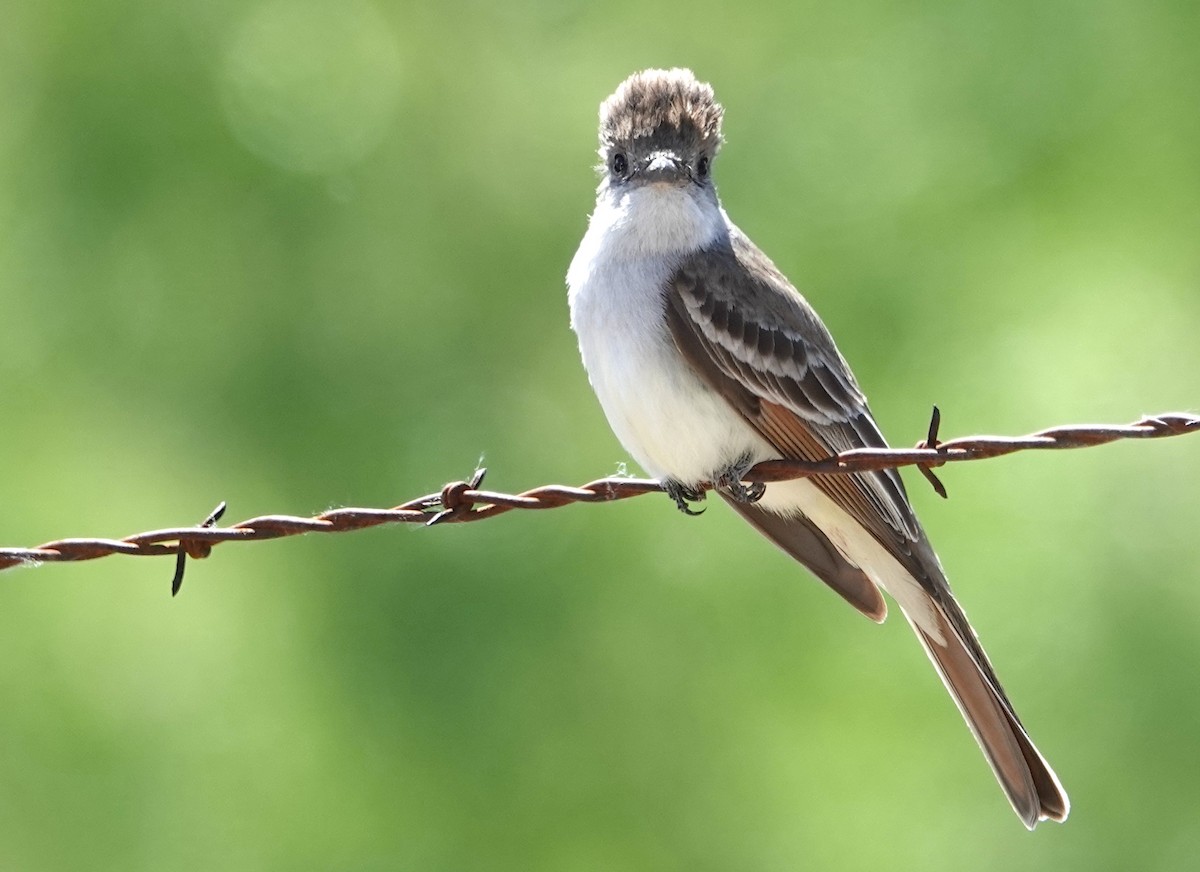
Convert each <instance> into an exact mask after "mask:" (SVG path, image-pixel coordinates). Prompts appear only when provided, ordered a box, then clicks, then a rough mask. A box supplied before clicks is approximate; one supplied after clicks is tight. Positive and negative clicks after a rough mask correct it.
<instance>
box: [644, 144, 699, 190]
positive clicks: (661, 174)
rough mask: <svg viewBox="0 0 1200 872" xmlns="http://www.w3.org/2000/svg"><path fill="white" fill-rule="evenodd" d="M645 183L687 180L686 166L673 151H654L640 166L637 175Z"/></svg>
mask: <svg viewBox="0 0 1200 872" xmlns="http://www.w3.org/2000/svg"><path fill="white" fill-rule="evenodd" d="M638 175H640V176H641V177H642V179H643V180H644V181H646V182H666V183H668V184H669V183H676V182H681V181H685V180H686V179H687V178H688V172H687V166H686V164H684V162H683V161H682V160H680V159H679V157H678V155H676V154H675V152H673V151H656V152H654V153H653V154H651V155H650V156H649V157H647V158H646V160H645V161H644V162H643V164H642V168H641V172H640V173H639V174H638Z"/></svg>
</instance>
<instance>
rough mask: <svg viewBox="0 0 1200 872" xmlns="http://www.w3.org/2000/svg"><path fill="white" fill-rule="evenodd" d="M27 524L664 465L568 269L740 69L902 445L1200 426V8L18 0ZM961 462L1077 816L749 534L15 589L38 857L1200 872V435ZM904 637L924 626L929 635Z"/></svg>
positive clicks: (110, 565) (967, 497)
mask: <svg viewBox="0 0 1200 872" xmlns="http://www.w3.org/2000/svg"><path fill="white" fill-rule="evenodd" d="M3 19H4V23H3V26H2V27H0V106H2V107H3V112H2V118H0V326H2V336H3V341H2V342H0V482H2V483H3V492H2V494H0V497H2V505H3V509H2V511H0V542H2V543H3V544H6V545H31V544H35V543H37V542H41V541H45V540H46V539H50V538H55V537H59V536H66V535H123V534H126V533H130V532H134V531H137V530H141V529H146V528H153V527H159V526H166V525H174V524H177V523H186V522H193V521H197V520H199V519H200V518H201V517H203V516H204V514H205V513H206V512H207V511H208V510H209V509H210V508H211V507H212V505H214V504H215V503H216V502H217V501H218V500H220V499H226V500H228V501H229V502H230V506H231V508H230V513H229V515H228V516H227V517H228V518H229V519H239V518H244V517H249V516H252V515H255V514H260V513H264V512H291V513H305V512H309V511H318V510H321V509H323V508H326V507H329V506H332V505H347V504H357V505H390V504H393V503H395V502H399V501H401V500H402V499H405V498H408V497H410V496H413V495H415V494H418V493H422V492H426V491H429V490H433V489H436V488H437V487H438V486H440V484H441V483H442V482H444V481H446V480H449V479H453V478H458V477H462V476H465V475H466V474H468V473H469V472H470V471H471V469H472V468H473V466H474V464H475V463H476V461H477V459H478V458H479V457H480V455H481V454H482V455H483V456H484V458H485V461H486V463H487V464H488V465H489V466H490V467H491V468H492V474H491V479H490V484H492V485H493V486H495V487H497V488H503V489H520V488H522V487H525V486H532V485H534V484H540V483H543V482H547V481H566V482H569V483H573V482H579V481H584V480H587V479H589V478H592V477H595V476H599V475H604V474H608V473H610V472H612V471H613V469H614V468H615V466H616V464H617V463H618V462H620V461H622V460H624V455H623V453H622V451H621V449H620V447H619V446H618V445H617V443H616V441H615V440H614V439H613V437H612V436H611V435H610V434H609V432H608V430H607V427H606V426H605V424H604V421H603V419H602V416H601V414H600V411H599V409H598V407H597V405H596V403H595V401H594V399H593V397H592V396H591V393H590V391H589V389H588V386H587V383H586V379H585V377H584V375H583V373H582V369H581V367H580V366H579V364H578V361H577V355H576V352H575V348H574V342H573V338H572V336H571V334H570V332H569V330H568V328H567V324H566V301H565V290H564V286H563V275H564V273H565V270H566V266H567V263H568V262H569V260H570V257H571V255H572V253H573V251H574V248H575V246H576V244H577V242H578V240H579V237H580V236H581V235H582V233H583V230H584V227H585V224H586V218H587V214H588V211H589V209H590V207H591V203H592V188H593V185H594V182H595V177H594V175H593V174H592V170H591V166H592V164H593V163H594V160H595V157H594V151H593V149H594V137H595V132H594V124H595V110H596V106H597V104H598V103H599V101H600V100H601V99H602V98H603V97H604V96H606V95H607V94H608V93H609V92H610V91H611V89H612V88H613V87H614V86H615V85H616V84H617V83H618V82H619V81H620V80H621V79H622V78H623V77H624V76H625V75H627V74H628V73H630V72H632V71H633V70H635V69H638V68H642V67H646V66H662V65H688V66H692V67H693V68H695V69H696V70H697V72H698V73H699V74H700V75H701V76H702V77H704V78H707V79H709V80H711V81H712V82H714V84H715V86H716V88H717V91H718V96H719V97H720V98H721V99H722V100H723V101H724V102H725V104H726V106H727V128H726V133H727V136H728V143H727V147H726V150H725V152H724V154H723V155H722V156H721V158H720V160H719V161H718V163H717V166H716V177H717V180H718V183H719V185H720V190H721V192H722V195H723V198H724V202H725V205H726V207H727V208H728V209H729V211H730V213H731V215H732V216H733V217H734V219H735V220H736V221H738V222H739V224H741V226H742V227H743V228H744V229H745V230H746V231H747V232H748V233H750V234H751V235H752V236H753V237H754V238H755V239H756V241H758V242H759V244H760V245H762V246H763V247H764V248H765V249H766V250H767V251H768V253H770V254H771V255H772V256H773V257H774V259H775V260H776V261H777V263H778V264H779V265H780V267H781V268H782V269H784V270H785V272H787V273H788V274H789V275H790V276H791V277H792V278H793V280H794V281H795V282H796V283H797V285H799V286H800V287H801V288H802V289H804V290H805V292H806V293H807V294H808V295H809V297H810V298H811V299H812V301H813V302H814V304H815V305H816V306H817V308H818V310H819V311H820V312H821V313H822V314H823V316H824V317H825V319H826V321H827V322H828V323H829V325H830V327H831V328H832V329H833V331H834V333H835V334H836V335H837V336H838V338H839V341H840V343H841V347H842V350H843V352H844V353H845V354H846V356H847V357H848V358H849V359H850V360H851V361H852V362H853V363H854V365H855V368H856V371H857V373H858V376H859V379H860V381H861V382H862V383H863V385H864V387H865V388H866V390H867V391H868V393H869V394H870V395H871V397H872V399H873V405H874V408H875V411H876V413H877V415H878V416H879V418H880V419H881V421H882V422H883V425H884V427H885V429H886V430H887V431H888V432H889V433H890V434H891V436H892V438H893V439H894V440H895V441H896V442H897V443H911V442H914V441H916V440H917V439H918V438H920V436H921V432H922V429H923V427H924V425H925V422H926V420H927V415H928V409H929V406H930V405H931V404H932V403H934V402H937V403H939V404H940V405H941V407H942V409H943V411H944V412H945V435H961V434H965V433H970V432H977V431H987V432H1002V433H1016V432H1023V431H1026V430H1028V429H1031V428H1036V427H1039V426H1044V425H1049V424H1054V423H1066V422H1073V421H1089V420H1112V421H1127V420H1131V419H1133V418H1135V417H1137V416H1138V415H1140V414H1141V413H1143V412H1153V411H1159V410H1166V409H1172V408H1192V409H1194V408H1195V407H1196V406H1197V403H1198V397H1200V343H1198V342H1197V341H1196V337H1197V333H1198V328H1200V290H1198V288H1200V245H1198V240H1200V51H1197V44H1198V40H1200V6H1197V5H1196V4H1195V3H1193V2H1185V0H1177V2H1173V3H1172V2H1160V0H1149V2H1134V0H1123V2H1116V0H1099V2H1089V3H1081V2H1065V0H1049V2H1045V0H1038V2H1029V0H1016V2H998V0H991V2H984V3H960V2H923V3H899V4H897V3H891V2H885V0H861V2H851V3H848V4H830V3H818V2H799V3H796V2H776V3H766V4H727V3H712V2H705V0H701V2H699V3H690V4H676V5H675V6H673V7H671V6H666V7H663V6H654V5H647V4H638V3H627V2H620V0H618V2H610V3H604V4H583V3H572V2H567V3H562V2H553V3H551V2H535V3H508V4H501V3H471V2H446V3H438V4H427V5H410V4H405V3H400V2H396V3H390V2H385V0H375V2H367V0H352V2H348V3H343V2H337V3H335V2H332V0H330V2H329V3H319V2H313V0H302V2H284V0H268V2H265V3H261V4H259V3H238V2H228V0H217V2H209V0H203V2H201V0H182V2H171V3H159V2H149V0H135V2H126V3H113V2H103V0H102V2H91V3H86V2H81V0H77V2H75V3H71V4H64V3H57V2H50V3H10V4H8V5H7V6H6V7H5V11H4V15H3ZM945 479H946V481H947V483H948V485H949V488H950V491H951V500H950V502H948V503H942V502H941V501H938V500H936V499H934V498H933V497H932V496H931V495H930V494H929V493H928V492H927V490H928V489H927V488H926V487H925V486H924V485H923V483H922V482H921V481H920V480H919V479H916V480H914V481H912V482H911V487H912V490H913V491H914V492H915V493H914V499H915V500H916V501H917V505H918V508H919V509H920V510H921V512H922V515H923V517H924V518H925V521H926V525H927V526H928V528H929V529H930V533H931V535H932V537H933V539H934V541H935V543H937V545H938V548H939V550H940V552H941V555H942V559H943V562H944V563H945V564H946V566H947V568H948V570H949V572H950V575H951V577H952V579H953V580H954V582H955V585H956V590H957V591H958V594H959V597H960V599H961V600H962V601H963V602H964V604H965V606H966V608H967V610H968V612H969V613H970V614H971V615H972V617H973V619H974V621H975V624H976V626H977V628H978V629H979V631H980V633H981V635H982V637H983V639H984V641H985V642H986V643H987V645H988V647H989V650H990V651H991V653H992V655H993V658H994V660H995V661H996V665H997V668H998V670H999V672H1000V674H1001V675H1002V676H1003V677H1004V679H1005V681H1006V684H1007V685H1008V689H1009V691H1010V694H1011V695H1012V696H1013V698H1014V699H1015V700H1016V702H1017V705H1018V708H1019V709H1020V711H1021V713H1022V715H1023V717H1024V719H1025V721H1026V723H1027V724H1028V726H1029V727H1030V729H1031V732H1032V733H1033V735H1034V736H1035V738H1036V739H1037V740H1038V742H1039V744H1040V745H1041V746H1042V748H1043V749H1044V750H1045V752H1046V753H1047V755H1048V756H1049V757H1050V758H1051V760H1052V762H1053V763H1054V764H1055V766H1056V768H1057V769H1058V771H1059V773H1060V775H1061V776H1062V778H1063V780H1064V782H1065V784H1066V785H1067V787H1068V788H1069V790H1070V791H1071V795H1072V798H1073V800H1074V804H1075V808H1074V813H1073V816H1072V819H1071V820H1070V822H1069V823H1067V824H1066V825H1065V826H1063V827H1056V826H1053V825H1046V826H1043V827H1042V828H1041V829H1039V830H1038V831H1037V832H1036V833H1034V834H1033V835H1030V834H1028V833H1026V832H1025V831H1024V830H1023V829H1022V827H1021V826H1020V824H1019V823H1018V821H1017V820H1016V819H1015V817H1013V815H1012V814H1011V812H1010V811H1009V810H1008V808H1007V806H1006V804H1005V802H1004V800H1003V798H1002V795H1001V793H1000V791H999V789H998V788H997V787H996V786H995V785H994V783H993V782H992V778H991V775H990V774H989V773H988V771H987V768H986V766H985V765H984V763H983V761H982V759H981V758H980V755H979V754H978V752H977V751H976V749H975V747H974V744H973V742H972V741H971V739H970V737H969V735H968V733H967V731H966V729H965V728H964V727H963V725H962V723H961V722H960V720H959V718H958V715H957V714H956V713H955V711H954V708H953V706H952V705H951V703H950V702H949V700H948V699H947V698H946V696H945V694H944V692H943V690H942V688H941V687H940V686H939V684H938V681H937V679H936V677H935V676H934V674H933V672H932V670H931V669H930V668H929V666H928V664H927V663H926V662H925V658H924V655H923V654H922V653H921V652H920V650H919V647H918V646H917V644H916V643H915V641H914V640H913V639H912V638H911V637H910V634H909V631H908V629H907V628H906V627H905V626H904V624H903V621H901V620H897V619H896V617H894V618H893V620H892V621H890V622H889V623H888V624H887V625H885V627H883V628H878V627H875V626H873V625H871V624H870V623H869V622H867V621H865V620H863V619H862V618H861V617H860V616H858V615H857V614H855V613H854V612H853V611H852V610H851V609H848V608H846V607H845V606H844V604H843V603H841V602H840V601H838V600H837V599H836V598H835V597H833V596H831V595H830V594H829V593H828V592H827V591H825V590H824V589H823V588H822V587H821V586H820V585H818V584H816V583H815V582H813V581H812V580H811V579H810V578H809V577H807V575H806V574H805V573H804V572H803V571H802V570H800V569H799V568H797V567H796V566H794V565H793V564H790V563H789V562H788V561H787V560H786V559H784V558H783V557H782V556H781V555H779V554H777V553H776V552H775V551H774V550H773V549H772V548H770V547H769V546H768V545H767V544H766V543H764V542H763V541H762V540H760V539H758V538H757V537H756V536H754V535H753V534H752V533H751V532H750V531H749V530H748V529H746V528H744V527H743V526H742V525H740V524H739V523H738V522H737V521H736V520H735V519H734V518H733V517H732V516H731V513H729V512H728V511H726V510H725V509H724V508H723V507H720V506H714V507H713V508H712V509H711V510H710V511H709V512H708V513H706V514H705V515H704V516H703V517H702V518H699V519H690V518H685V517H683V516H681V515H680V514H679V513H677V512H675V511H674V510H673V509H672V508H671V507H670V505H669V504H668V503H667V501H666V500H655V499H650V498H644V499H642V500H637V501H634V502H630V503H624V504H621V505H615V506H586V507H575V508H570V509H564V510H561V511H557V512H552V513H546V514H538V515H534V516H512V515H510V516H508V517H505V518H503V519H498V520H495V521H492V522H489V523H487V524H481V525H478V526H473V527H470V528H462V529H457V528H454V529H439V530H430V531H426V530H408V529H404V530H376V531H373V532H367V533H361V534H354V535H352V536H343V537H329V538H322V537H308V538H306V539H294V540H287V541H282V542H275V543H261V544H255V545H246V546H237V545H227V546H224V547H223V548H221V549H220V550H218V551H217V552H216V553H215V555H214V557H213V558H212V559H211V560H210V561H208V562H205V563H194V564H193V565H192V566H191V569H190V573H189V577H188V581H187V584H186V585H185V588H184V590H183V594H182V596H181V597H180V598H179V599H177V600H175V601H171V600H170V598H169V596H168V580H169V577H170V572H171V566H170V565H169V562H167V561H135V560H131V559H123V558H112V559H109V560H105V561H101V562H98V563H94V564H86V565H79V566H63V567H58V566H46V567H43V568H40V569H37V570H29V571H16V572H11V573H6V574H4V575H3V576H0V598H2V603H3V607H2V609H0V867H3V868H5V869H21V870H57V869H63V870H68V869H69V870H75V869H92V870H107V869H113V870H116V869H120V870H131V869H154V870H159V869H173V870H212V869H221V870H241V869H247V870H252V869H266V868H312V869H359V870H368V869H371V870H376V869H377V870H385V869H387V870H390V869H411V870H464V869H471V870H473V869H519V870H554V872H566V870H576V869H578V870H584V869H589V870H590V869H646V870H668V869H680V870H683V869H687V870H709V869H711V870H731V869H737V870H759V869H761V870H783V869H865V868H872V869H904V868H914V869H923V870H941V869H947V870H962V869H973V870H984V869H997V870H1011V869H1028V870H1032V869H1055V870H1066V869H1086V870H1098V869H1135V868H1136V869H1139V870H1149V869H1188V868H1194V862H1195V856H1196V851H1197V849H1198V847H1200V813H1198V812H1200V782H1198V780H1197V778H1196V773H1197V772H1198V771H1200V743H1197V741H1196V737H1197V735H1200V693H1197V690H1196V684H1197V676H1200V585H1198V584H1197V573H1198V564H1200V545H1198V544H1197V540H1198V535H1200V533H1198V531H1200V522H1198V520H1197V519H1198V517H1200V442H1197V441H1195V439H1194V437H1193V438H1190V439H1188V438H1185V439H1180V440H1173V441H1168V442H1160V443H1152V444H1121V445H1117V446H1112V447H1107V448H1101V449H1096V450H1094V451H1084V452H1072V453H1068V454H1056V455H1053V456H1046V455H1020V456H1016V457H1011V458H1007V459H1004V460H997V461H993V462H991V463H987V464H974V465H967V466H958V467H954V468H953V469H950V470H947V471H946V474H945ZM897 617H898V616H897Z"/></svg>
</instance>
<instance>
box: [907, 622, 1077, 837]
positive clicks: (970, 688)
mask: <svg viewBox="0 0 1200 872" xmlns="http://www.w3.org/2000/svg"><path fill="white" fill-rule="evenodd" d="M933 611H934V617H935V621H936V623H937V630H938V635H940V636H941V641H940V640H939V639H938V638H936V637H935V636H933V635H931V634H930V633H928V632H926V631H925V630H924V629H922V628H921V627H920V626H919V625H918V624H917V623H916V622H915V621H913V620H912V619H911V618H909V624H911V625H912V628H913V630H915V631H916V634H917V638H918V639H920V640H921V645H922V646H924V648H925V653H927V654H928V655H929V659H930V660H931V661H933V665H934V666H935V667H936V668H937V671H938V674H939V675H940V676H941V677H942V682H943V683H944V684H945V685H946V689H947V690H948V691H950V695H951V696H952V697H954V702H955V703H956V704H957V705H958V710H959V711H960V712H962V716H963V718H964V719H965V720H966V722H967V726H968V727H970V728H971V733H972V734H973V735H974V736H975V741H977V742H978V743H979V747H980V748H981V749H982V750H983V754H984V756H985V757H986V758H987V761H988V763H989V764H990V765H991V767H992V771H993V772H994V773H995V774H996V779H997V780H998V781H999V782H1000V786H1001V787H1002V788H1003V789H1004V793H1005V794H1006V795H1007V796H1008V801H1009V802H1010V803H1011V804H1012V807H1013V810H1014V811H1016V813H1017V815H1018V816H1019V817H1020V818H1021V820H1022V821H1024V823H1025V826H1027V827H1028V828H1029V829H1033V828H1034V827H1035V826H1036V825H1037V823H1038V822H1039V821H1043V820H1052V821H1063V820H1066V817H1067V813H1068V812H1069V811H1070V809H1071V804H1070V801H1069V800H1068V799H1067V794H1066V792H1065V791H1064V790H1063V788H1062V784H1060V783H1059V780H1058V776H1057V775H1055V774H1054V770H1053V769H1051V768H1050V764H1049V763H1047V762H1046V758H1044V757H1043V756H1042V755H1041V752H1039V751H1038V749H1037V748H1036V747H1035V746H1034V744H1033V741H1032V740H1031V739H1030V738H1029V734H1028V733H1026V732H1025V727H1024V726H1022V724H1021V721H1020V719H1019V718H1018V717H1017V715H1016V713H1015V712H1014V711H1013V708H1012V704H1011V703H1009V701H1008V697H1007V696H1005V694H1004V690H1003V689H1002V688H1001V687H1000V683H999V682H998V681H997V680H996V676H995V673H993V672H992V667H991V664H990V663H988V659H987V655H986V654H985V653H984V651H983V648H982V646H981V645H980V644H979V640H978V639H976V638H975V634H974V632H973V631H972V630H971V627H970V625H969V624H968V623H967V620H966V616H965V615H963V614H962V612H961V610H960V609H959V608H958V605H957V603H955V602H954V601H953V600H950V601H949V602H947V603H939V604H937V605H936V606H935V608H934V610H933ZM906 617H907V615H906ZM955 618H958V620H955Z"/></svg>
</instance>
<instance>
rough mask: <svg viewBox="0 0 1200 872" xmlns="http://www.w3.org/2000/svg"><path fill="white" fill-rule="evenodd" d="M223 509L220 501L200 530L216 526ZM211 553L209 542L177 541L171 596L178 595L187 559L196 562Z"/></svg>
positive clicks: (202, 523) (222, 501)
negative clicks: (194, 559)
mask: <svg viewBox="0 0 1200 872" xmlns="http://www.w3.org/2000/svg"><path fill="white" fill-rule="evenodd" d="M225 508H226V503H225V501H224V500H221V502H219V503H217V507H216V508H215V509H213V510H212V511H211V512H209V513H208V517H207V518H205V519H204V520H203V521H201V522H200V528H201V529H202V530H206V529H208V528H209V527H214V526H216V523H217V521H219V520H221V516H222V515H224V514H225ZM211 553H212V543H211V542H197V541H196V540H194V539H180V540H179V553H178V555H176V557H175V575H174V576H173V577H172V578H171V596H176V595H178V593H179V589H180V588H181V587H183V570H184V568H185V566H186V564H187V559H188V558H189V557H195V558H196V559H197V560H203V559H204V558H205V557H207V556H208V555H209V554H211Z"/></svg>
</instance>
